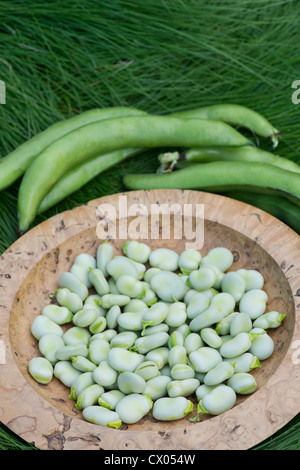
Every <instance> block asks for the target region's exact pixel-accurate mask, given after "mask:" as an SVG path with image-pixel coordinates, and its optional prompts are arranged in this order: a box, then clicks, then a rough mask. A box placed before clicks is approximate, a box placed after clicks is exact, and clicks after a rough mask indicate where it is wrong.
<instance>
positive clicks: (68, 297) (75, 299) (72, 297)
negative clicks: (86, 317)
mask: <svg viewBox="0 0 300 470" xmlns="http://www.w3.org/2000/svg"><path fill="white" fill-rule="evenodd" d="M53 296H55V297H56V300H57V302H58V303H59V305H61V306H62V307H66V308H68V309H69V310H70V311H71V312H72V313H76V312H78V310H81V309H82V308H83V301H82V299H81V297H80V296H79V295H78V294H76V293H75V292H71V291H70V289H67V288H60V289H57V290H56V291H55V292H54V294H53Z"/></svg>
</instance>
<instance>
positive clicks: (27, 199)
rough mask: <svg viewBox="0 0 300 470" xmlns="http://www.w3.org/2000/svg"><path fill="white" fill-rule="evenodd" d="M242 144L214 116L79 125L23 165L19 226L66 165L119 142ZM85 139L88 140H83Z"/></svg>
mask: <svg viewBox="0 0 300 470" xmlns="http://www.w3.org/2000/svg"><path fill="white" fill-rule="evenodd" d="M212 141H214V142H215V143H216V145H233V146H239V145H247V144H248V143H249V142H248V139H246V138H245V137H244V136H242V135H241V134H240V133H239V132H237V131H236V130H235V129H233V128H232V127H230V126H228V125H226V124H224V123H222V122H218V121H209V120H205V119H181V118H175V117H169V116H145V117H144V116H139V117H137V116H130V117H122V118H116V119H106V120H103V121H99V122H95V123H92V124H88V125H86V126H82V127H80V128H79V129H76V130H74V131H72V132H71V133H69V134H67V135H65V136H63V137H61V138H60V139H58V140H56V141H55V142H53V143H52V144H50V145H49V146H48V147H47V148H46V149H44V151H42V152H41V153H40V154H39V156H38V157H37V158H36V159H35V160H34V161H33V162H32V164H31V165H30V167H29V168H28V169H27V170H26V172H25V174H24V176H23V179H22V182H21V185H20V188H19V197H18V211H19V231H20V232H23V231H26V230H27V229H28V228H29V227H30V225H31V223H32V221H33V220H34V218H35V216H36V214H37V212H38V209H39V206H40V204H41V202H42V200H43V198H44V197H45V196H46V194H47V193H48V192H49V190H50V189H51V188H52V187H53V186H54V185H55V183H56V182H57V181H58V180H59V179H60V177H62V176H63V175H64V174H65V173H66V172H67V171H68V170H69V169H70V168H72V167H74V166H76V165H78V164H80V163H83V162H85V161H87V160H89V159H91V158H93V157H96V156H97V155H101V154H105V153H109V152H112V151H115V150H119V149H122V148H130V147H136V148H142V147H145V148H150V147H152V148H153V147H159V146H165V145H170V146H186V145H188V146H203V145H210V144H211V143H212ZM86 142H89V145H86Z"/></svg>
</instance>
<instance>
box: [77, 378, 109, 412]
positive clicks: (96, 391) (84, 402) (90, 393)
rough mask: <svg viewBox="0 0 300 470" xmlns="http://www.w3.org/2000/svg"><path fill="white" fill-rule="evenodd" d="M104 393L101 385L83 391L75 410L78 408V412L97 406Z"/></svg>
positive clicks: (94, 385) (90, 386)
mask: <svg viewBox="0 0 300 470" xmlns="http://www.w3.org/2000/svg"><path fill="white" fill-rule="evenodd" d="M103 392H104V388H103V387H101V385H98V384H92V385H89V386H88V387H86V388H85V389H84V390H82V392H81V393H80V395H79V396H78V397H77V400H76V403H75V408H77V409H78V410H83V409H84V408H87V407H88V406H92V405H95V404H96V403H98V399H99V397H100V396H101V395H102V393H103Z"/></svg>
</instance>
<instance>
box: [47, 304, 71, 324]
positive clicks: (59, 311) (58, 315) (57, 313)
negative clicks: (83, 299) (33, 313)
mask: <svg viewBox="0 0 300 470" xmlns="http://www.w3.org/2000/svg"><path fill="white" fill-rule="evenodd" d="M42 315H45V316H46V317H48V318H49V319H50V320H52V321H53V322H54V323H57V324H58V325H64V324H65V323H70V322H71V321H72V320H73V313H72V312H71V310H69V309H68V308H67V307H63V306H60V305H54V304H53V305H52V304H50V305H46V306H45V307H44V308H43V310H42Z"/></svg>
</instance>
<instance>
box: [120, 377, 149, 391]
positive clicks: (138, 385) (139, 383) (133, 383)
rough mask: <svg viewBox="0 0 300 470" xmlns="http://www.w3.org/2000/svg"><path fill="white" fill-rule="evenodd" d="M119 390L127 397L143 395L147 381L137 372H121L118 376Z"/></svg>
mask: <svg viewBox="0 0 300 470" xmlns="http://www.w3.org/2000/svg"><path fill="white" fill-rule="evenodd" d="M117 383H118V388H119V390H121V392H123V393H124V394H125V395H128V394H130V393H143V392H144V390H145V387H146V381H145V380H144V379H143V377H142V376H141V375H139V374H136V373H135V372H121V373H120V374H119V376H118V380H117Z"/></svg>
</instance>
